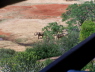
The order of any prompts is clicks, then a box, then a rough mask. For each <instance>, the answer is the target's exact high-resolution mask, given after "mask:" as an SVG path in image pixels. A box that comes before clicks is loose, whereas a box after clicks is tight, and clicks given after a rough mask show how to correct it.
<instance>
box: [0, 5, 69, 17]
mask: <svg viewBox="0 0 95 72" xmlns="http://www.w3.org/2000/svg"><path fill="white" fill-rule="evenodd" d="M67 7H68V5H64V4H43V5H32V6H7V7H4V8H2V9H0V13H1V15H4V13H5V14H7V13H8V14H7V15H6V16H2V18H3V19H4V18H16V17H17V16H19V17H20V18H24V19H46V18H56V17H58V16H61V14H62V13H64V12H66V8H67Z"/></svg>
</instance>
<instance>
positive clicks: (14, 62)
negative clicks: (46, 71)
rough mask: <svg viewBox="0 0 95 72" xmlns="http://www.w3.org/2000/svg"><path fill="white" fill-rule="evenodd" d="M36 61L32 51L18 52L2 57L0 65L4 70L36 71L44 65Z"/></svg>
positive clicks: (11, 71)
mask: <svg viewBox="0 0 95 72" xmlns="http://www.w3.org/2000/svg"><path fill="white" fill-rule="evenodd" d="M36 61H37V56H35V55H34V52H29V53H28V52H18V53H16V54H15V56H14V57H10V58H6V60H4V59H3V60H2V61H1V67H3V69H2V71H4V72H8V71H10V72H32V71H33V72H38V71H39V70H40V69H42V68H43V66H44V65H43V64H41V63H39V62H36Z"/></svg>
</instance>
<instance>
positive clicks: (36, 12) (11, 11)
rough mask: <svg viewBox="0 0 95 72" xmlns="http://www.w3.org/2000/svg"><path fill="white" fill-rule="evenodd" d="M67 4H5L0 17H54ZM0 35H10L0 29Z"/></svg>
mask: <svg viewBox="0 0 95 72" xmlns="http://www.w3.org/2000/svg"><path fill="white" fill-rule="evenodd" d="M67 7H68V5H64V4H43V5H32V6H7V7H4V8H1V9H0V19H9V18H17V17H19V18H20V19H46V18H56V17H58V16H61V14H62V13H64V12H66V8H67ZM0 35H10V33H4V32H2V31H1V30H0Z"/></svg>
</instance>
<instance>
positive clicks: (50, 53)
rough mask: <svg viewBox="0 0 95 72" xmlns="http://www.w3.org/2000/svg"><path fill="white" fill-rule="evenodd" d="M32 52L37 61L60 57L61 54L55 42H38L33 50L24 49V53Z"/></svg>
mask: <svg viewBox="0 0 95 72" xmlns="http://www.w3.org/2000/svg"><path fill="white" fill-rule="evenodd" d="M30 51H33V52H35V55H37V56H39V57H40V58H39V59H44V58H49V57H54V56H60V55H61V54H62V53H61V51H60V49H59V46H58V45H57V44H55V42H53V41H50V42H46V41H44V42H39V43H37V44H36V45H35V46H34V47H33V48H28V49H26V52H30Z"/></svg>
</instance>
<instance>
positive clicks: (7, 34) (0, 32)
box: [0, 30, 11, 36]
mask: <svg viewBox="0 0 95 72" xmlns="http://www.w3.org/2000/svg"><path fill="white" fill-rule="evenodd" d="M10 34H11V33H5V32H2V31H1V30H0V35H6V36H9V35H10Z"/></svg>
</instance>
